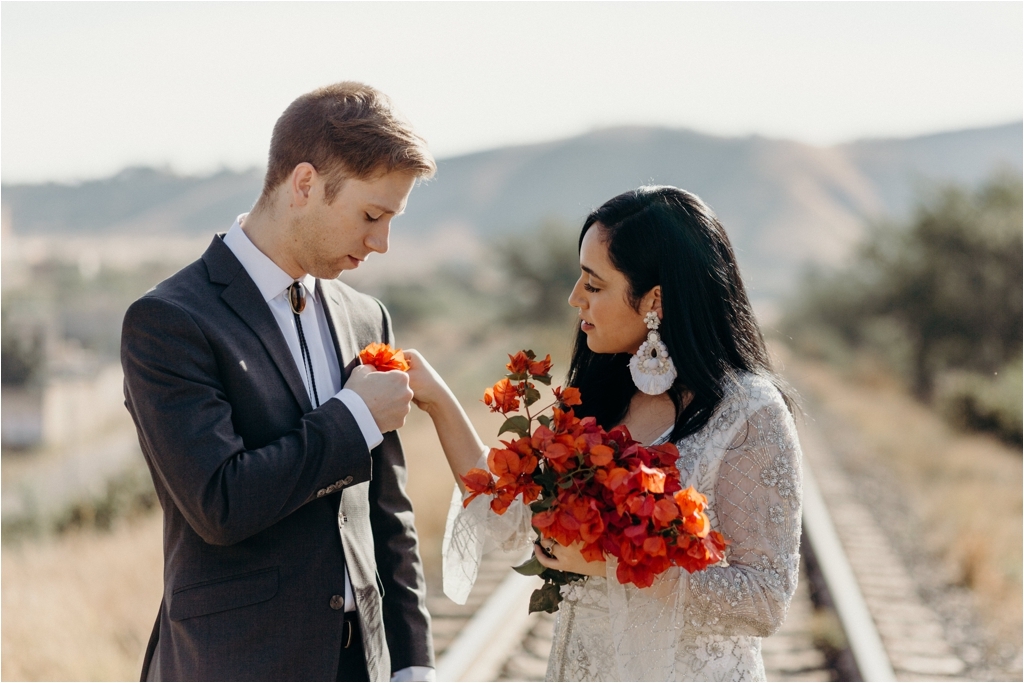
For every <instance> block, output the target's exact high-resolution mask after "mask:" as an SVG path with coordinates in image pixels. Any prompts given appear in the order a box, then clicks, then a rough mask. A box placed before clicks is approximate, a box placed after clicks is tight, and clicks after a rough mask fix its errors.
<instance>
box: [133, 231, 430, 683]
mask: <svg viewBox="0 0 1024 683" xmlns="http://www.w3.org/2000/svg"><path fill="white" fill-rule="evenodd" d="M320 292H321V294H322V295H323V298H322V300H323V301H324V304H325V310H326V312H327V317H328V318H329V322H330V327H331V333H332V336H333V337H334V344H335V350H336V351H337V353H338V359H339V362H340V364H341V366H342V367H343V368H346V370H345V371H343V374H344V375H345V376H346V377H347V374H348V370H350V369H351V367H353V366H354V361H355V358H356V355H357V354H358V351H359V349H361V348H363V346H365V345H366V344H368V343H370V342H374V341H382V340H383V341H387V340H388V339H389V338H390V334H391V331H390V320H389V318H388V316H387V312H386V311H385V309H384V308H383V306H381V305H380V304H379V302H377V301H376V300H375V299H373V298H371V297H368V296H366V295H364V294H360V293H358V292H356V291H355V290H353V289H351V288H350V287H347V286H346V285H343V284H341V283H340V282H338V281H321V282H320ZM121 363H122V365H123V367H124V376H125V399H126V401H125V403H126V405H127V407H128V410H129V412H131V415H132V418H133V419H134V420H135V425H136V427H137V429H138V434H139V443H140V445H141V447H142V452H143V455H144V456H145V458H146V462H147V464H148V465H149V468H150V471H151V473H152V476H153V483H154V485H155V486H156V492H157V495H158V497H159V500H160V504H161V506H162V507H163V512H164V594H163V602H162V603H161V605H160V611H159V614H158V616H157V620H156V625H155V626H154V629H153V635H152V637H151V639H150V644H149V648H148V650H147V653H146V658H145V663H144V664H143V671H142V678H143V680H145V679H146V678H147V676H153V675H155V676H156V677H159V678H160V679H161V680H176V679H187V680H238V679H241V680H271V679H276V680H284V679H288V680H333V679H334V678H335V676H336V674H337V666H338V657H339V653H340V650H341V639H342V630H343V629H342V623H343V618H344V617H343V612H342V611H341V609H340V608H341V605H342V603H343V601H342V600H340V599H339V598H343V596H344V568H345V567H346V566H347V567H348V572H349V576H350V577H351V580H352V588H353V591H354V593H355V598H356V604H357V606H358V612H359V619H360V625H361V626H362V629H363V638H364V650H365V655H366V664H367V669H368V670H369V672H370V679H371V680H383V681H386V680H388V679H389V678H390V675H391V673H392V671H395V670H398V669H402V668H405V667H408V666H433V649H432V644H431V640H430V617H429V615H428V614H427V610H426V604H425V585H424V580H423V571H422V567H421V564H420V559H419V552H418V548H417V539H416V531H415V529H414V527H413V513H412V506H411V504H410V502H409V499H408V497H407V496H406V494H405V483H406V469H405V456H404V454H403V452H402V446H401V443H400V441H399V439H398V435H397V434H396V433H393V432H392V433H389V434H386V435H385V437H384V442H383V443H382V444H381V445H380V446H378V447H377V448H375V449H374V450H373V451H372V452H368V451H367V447H366V442H365V441H364V439H363V436H362V434H361V432H360V430H359V427H358V425H357V424H356V421H355V419H354V418H353V417H352V414H351V413H350V412H349V411H348V408H346V407H345V405H344V404H343V403H342V402H341V401H337V400H328V401H326V402H325V403H324V404H323V405H321V406H320V407H319V408H317V409H315V410H314V409H313V407H312V405H311V403H310V400H309V397H308V395H307V394H306V390H305V387H304V386H303V383H302V378H301V377H300V375H299V370H298V368H297V367H296V365H295V362H294V360H293V358H292V355H291V353H290V352H289V350H288V347H287V344H286V342H285V339H284V336H283V335H282V334H281V331H280V328H279V327H278V325H277V322H276V321H275V319H274V317H273V314H272V313H271V312H270V309H269V308H268V307H267V305H266V302H265V301H264V300H263V297H262V296H261V294H260V292H259V290H258V289H257V287H256V285H255V283H253V281H252V279H251V278H250V277H249V275H248V273H246V271H245V269H244V268H243V267H242V265H241V264H240V263H239V262H238V260H237V259H236V258H235V256H234V254H232V253H231V250H230V249H228V247H227V246H226V245H225V244H224V243H223V241H222V239H221V237H220V236H217V237H215V238H214V240H213V243H212V244H211V245H210V247H209V248H208V249H207V250H206V253H204V254H203V256H202V258H201V259H200V260H198V261H196V262H195V263H193V264H191V265H189V266H187V267H185V268H184V269H182V270H181V271H179V272H178V273H176V274H175V275H173V276H172V277H170V278H169V279H167V280H166V281H164V282H162V283H160V284H159V285H157V286H156V287H155V288H154V289H153V290H151V291H150V292H148V293H147V294H146V295H145V296H143V297H142V298H141V299H139V300H138V301H136V302H135V303H133V304H132V306H131V307H130V308H129V309H128V312H127V314H126V315H125V319H124V328H123V331H122V338H121ZM339 529H340V533H339ZM157 651H158V652H157ZM154 654H158V656H157V657H156V658H154ZM153 661H156V662H159V664H158V670H155V671H152V672H151V671H149V668H150V663H151V662H153Z"/></svg>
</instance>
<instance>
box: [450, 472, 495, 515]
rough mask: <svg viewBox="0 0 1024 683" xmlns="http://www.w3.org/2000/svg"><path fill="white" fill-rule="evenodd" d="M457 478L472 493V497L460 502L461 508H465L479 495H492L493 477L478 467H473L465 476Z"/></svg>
mask: <svg viewBox="0 0 1024 683" xmlns="http://www.w3.org/2000/svg"><path fill="white" fill-rule="evenodd" d="M459 478H460V479H462V483H463V484H465V485H466V490H467V491H470V492H472V494H473V495H471V496H469V497H468V498H466V500H464V501H462V507H466V506H467V505H469V504H470V503H471V502H473V499H474V498H476V497H477V496H479V495H481V494H488V495H490V494H492V493H494V477H492V476H491V473H490V472H487V471H486V470H482V469H480V468H479V467H474V468H473V469H471V470H470V471H469V472H466V473H465V474H460V475H459Z"/></svg>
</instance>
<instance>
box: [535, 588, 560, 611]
mask: <svg viewBox="0 0 1024 683" xmlns="http://www.w3.org/2000/svg"><path fill="white" fill-rule="evenodd" d="M560 602H562V594H561V593H560V592H559V590H558V586H556V585H555V584H553V583H545V584H544V585H543V586H542V587H540V588H538V589H537V590H535V591H533V595H531V596H530V614H533V613H534V612H547V613H548V614H554V613H555V612H557V611H558V603H560Z"/></svg>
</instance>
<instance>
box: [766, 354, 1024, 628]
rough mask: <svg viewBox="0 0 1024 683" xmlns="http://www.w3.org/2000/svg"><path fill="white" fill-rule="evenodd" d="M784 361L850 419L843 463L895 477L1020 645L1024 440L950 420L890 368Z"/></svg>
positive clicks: (965, 581) (952, 569) (832, 410)
mask: <svg viewBox="0 0 1024 683" xmlns="http://www.w3.org/2000/svg"><path fill="white" fill-rule="evenodd" d="M786 366H787V367H786V375H787V376H788V377H789V378H790V379H791V380H792V381H793V382H794V383H796V384H797V386H798V387H799V389H800V390H801V391H803V392H804V394H805V398H806V399H807V401H808V403H812V404H815V405H816V406H818V407H819V408H820V409H824V410H825V411H826V412H827V413H829V414H831V415H832V416H834V417H835V418H838V420H839V421H840V422H842V423H845V425H846V427H847V428H848V431H847V434H848V435H849V436H850V437H851V438H854V439H856V440H858V441H859V442H860V444H859V445H857V446H851V445H850V444H845V445H844V448H843V452H844V456H845V457H844V461H845V464H846V466H847V467H850V468H863V469H865V470H867V469H874V470H876V471H878V470H880V471H882V472H887V473H891V474H892V475H893V476H894V477H895V480H896V483H897V484H898V486H899V487H900V489H901V491H902V492H903V494H905V495H906V496H907V502H908V503H909V507H910V508H911V509H912V510H913V511H914V513H915V514H916V517H917V518H918V520H919V521H920V524H919V526H920V528H921V529H924V536H925V537H924V538H923V539H922V540H923V542H924V545H925V547H926V548H928V549H929V550H930V551H931V552H932V553H934V554H935V555H936V556H938V557H940V558H943V559H944V560H945V561H946V562H947V563H948V570H949V571H948V573H949V574H950V575H951V576H952V578H953V579H954V580H955V581H957V582H958V583H960V584H961V585H963V586H966V587H967V588H969V589H970V590H971V591H972V593H973V594H974V595H975V597H976V599H977V600H976V601H977V604H978V606H979V607H980V609H981V612H982V616H983V618H984V619H985V621H986V623H987V626H988V627H989V628H990V629H991V631H992V632H993V633H994V634H995V635H996V636H997V638H998V639H999V640H1000V641H1001V642H1003V643H1007V644H1012V645H1013V646H1014V647H1015V648H1019V647H1020V643H1021V638H1022V625H1021V621H1022V619H1021V616H1022V615H1021V604H1022V599H1024V595H1022V533H1024V517H1022V514H1024V505H1022V498H1024V490H1022V477H1024V469H1022V468H1024V464H1022V459H1021V452H1020V450H1015V449H1013V448H1010V447H1008V446H1006V445H1005V444H1003V443H1001V442H1000V441H998V440H996V439H995V438H992V437H988V436H982V435H972V434H964V433H960V432H957V431H955V430H953V429H951V428H950V427H948V426H947V425H946V424H945V423H944V422H943V421H942V420H941V419H940V418H939V416H938V415H937V414H936V413H935V412H934V411H932V410H930V409H928V408H927V407H925V406H923V405H922V404H920V403H918V402H917V401H915V400H914V399H913V398H911V397H910V396H909V395H908V394H907V393H906V391H904V390H903V388H902V387H901V386H900V385H899V384H898V383H897V382H896V381H895V380H894V379H893V378H892V377H891V376H890V375H887V374H885V373H882V372H879V371H878V370H877V369H875V368H872V367H870V366H861V367H860V368H858V369H857V370H855V371H854V373H853V375H854V376H853V377H843V376H841V375H840V374H838V373H837V372H836V371H835V370H833V369H831V368H829V367H827V366H825V365H823V364H820V363H814V362H809V361H797V360H796V359H794V358H791V357H790V358H787V359H786ZM954 511H955V514H954V513H953V512H954Z"/></svg>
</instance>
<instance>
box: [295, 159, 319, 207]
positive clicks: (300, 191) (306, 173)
mask: <svg viewBox="0 0 1024 683" xmlns="http://www.w3.org/2000/svg"><path fill="white" fill-rule="evenodd" d="M318 178H319V175H318V174H317V172H316V169H315V168H313V164H311V163H309V162H306V161H303V162H302V163H301V164H299V165H298V166H296V167H295V168H293V169H292V175H291V178H290V181H291V183H290V188H289V189H290V190H291V205H292V206H305V205H306V204H307V203H308V202H309V197H310V194H311V193H312V191H313V185H314V184H316V181H317V179H318Z"/></svg>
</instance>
